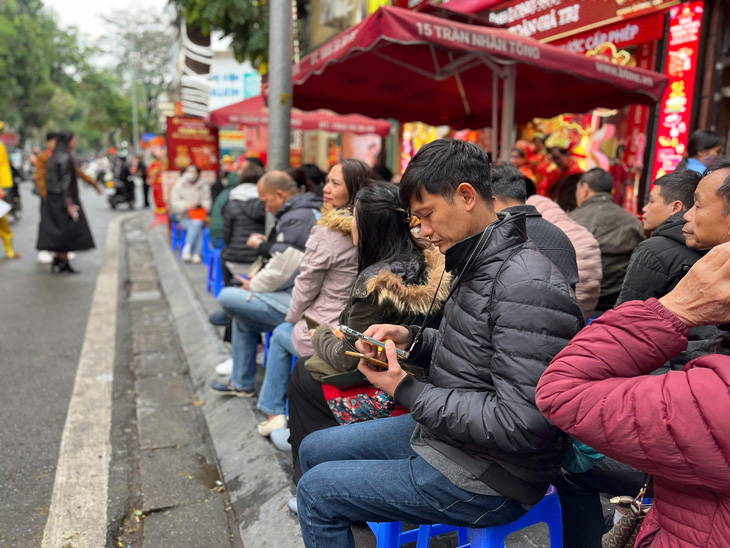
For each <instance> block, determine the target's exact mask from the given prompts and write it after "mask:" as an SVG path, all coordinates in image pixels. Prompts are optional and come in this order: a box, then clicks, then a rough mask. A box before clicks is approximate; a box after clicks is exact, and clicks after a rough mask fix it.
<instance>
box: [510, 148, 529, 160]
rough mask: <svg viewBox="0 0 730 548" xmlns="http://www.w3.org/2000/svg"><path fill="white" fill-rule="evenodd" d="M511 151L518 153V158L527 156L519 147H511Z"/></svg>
mask: <svg viewBox="0 0 730 548" xmlns="http://www.w3.org/2000/svg"><path fill="white" fill-rule="evenodd" d="M511 152H516V153H517V154H519V156H520V158H527V154H525V151H524V150H522V149H521V148H517V147H512V151H511Z"/></svg>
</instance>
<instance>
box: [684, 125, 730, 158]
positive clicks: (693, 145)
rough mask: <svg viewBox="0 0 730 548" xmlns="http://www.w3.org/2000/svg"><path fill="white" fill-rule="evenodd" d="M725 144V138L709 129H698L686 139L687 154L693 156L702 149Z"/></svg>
mask: <svg viewBox="0 0 730 548" xmlns="http://www.w3.org/2000/svg"><path fill="white" fill-rule="evenodd" d="M724 144H725V138H724V137H723V136H722V135H720V134H719V133H717V132H716V131H712V130H711V129H698V130H697V131H695V132H693V133H692V135H690V136H689V140H688V141H687V156H689V157H690V158H694V157H695V156H697V154H699V153H700V152H702V151H703V150H709V149H711V148H715V147H719V146H722V145H724Z"/></svg>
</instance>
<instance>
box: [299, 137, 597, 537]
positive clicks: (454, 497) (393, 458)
mask: <svg viewBox="0 0 730 548" xmlns="http://www.w3.org/2000/svg"><path fill="white" fill-rule="evenodd" d="M489 164H490V160H489V158H488V156H487V154H486V153H485V152H484V150H482V149H481V148H479V147H478V146H476V145H474V144H471V143H467V142H464V141H460V140H457V139H454V140H450V139H440V140H437V141H433V142H431V143H429V144H427V145H425V146H424V147H423V148H421V150H419V151H418V153H417V154H416V155H415V156H414V158H413V160H411V163H410V164H409V166H408V168H407V169H406V170H405V172H404V174H403V178H402V180H401V183H400V201H401V204H402V206H401V207H404V208H409V210H410V212H411V213H413V214H414V215H416V216H417V217H418V218H419V219H420V220H421V225H420V226H421V234H422V235H423V236H424V237H427V238H429V239H430V240H431V244H432V245H435V246H436V247H437V248H438V249H439V251H440V252H441V253H442V254H443V255H444V258H445V261H446V269H447V270H448V271H449V272H452V273H454V275H455V276H456V278H455V279H454V281H453V282H452V283H451V284H449V286H450V289H449V290H448V291H449V295H448V300H447V302H446V304H445V305H444V310H443V319H442V321H441V323H440V325H439V327H438V328H435V327H431V326H425V327H424V325H423V324H422V323H415V322H411V324H410V325H404V324H406V323H407V322H404V321H402V320H400V319H399V320H397V321H392V320H391V319H390V318H388V319H387V320H386V319H384V321H383V322H382V323H377V324H376V325H371V326H370V327H368V328H366V329H365V330H364V331H363V332H364V334H365V335H367V336H369V337H373V338H374V339H377V340H379V341H385V340H386V339H389V340H387V341H386V348H385V353H378V348H377V347H374V346H371V345H370V344H368V343H365V342H364V341H357V343H356V345H357V348H358V349H359V350H360V351H361V352H362V353H363V354H368V355H372V356H375V355H376V354H377V357H378V359H380V360H381V361H387V362H388V369H387V370H386V371H381V370H379V369H375V368H372V367H370V366H369V365H367V364H366V363H365V362H362V363H360V364H359V366H358V367H359V369H360V371H361V372H362V373H363V374H364V375H365V376H366V377H367V378H368V380H369V381H370V382H371V383H372V384H373V385H374V386H375V387H377V388H378V389H380V390H381V391H382V392H383V393H384V394H387V395H389V396H391V397H392V398H393V401H394V402H395V403H396V404H398V405H400V406H402V407H403V408H404V409H406V410H408V411H410V414H404V415H400V416H396V417H389V418H383V419H382V420H377V421H369V422H362V423H358V424H348V425H346V426H344V427H342V428H330V429H327V430H322V431H319V432H314V433H313V434H311V435H310V436H308V437H307V439H305V440H304V441H303V442H302V445H301V447H300V453H299V462H300V465H301V469H302V472H303V476H302V478H301V480H300V481H299V484H298V486H297V510H298V514H299V523H300V525H301V530H302V538H303V540H304V545H305V546H307V547H313V546H337V547H354V540H353V537H352V532H351V531H350V525H351V523H352V521H354V520H357V521H378V522H380V521H396V520H397V521H405V522H408V523H418V524H422V523H449V524H452V525H459V526H465V527H491V526H495V525H501V524H504V523H509V522H512V521H514V520H516V519H518V518H520V517H521V516H523V515H524V514H525V513H526V512H527V511H528V509H529V508H530V507H532V506H534V505H535V504H537V503H538V502H539V501H540V500H541V499H542V498H543V496H544V495H545V492H546V491H547V489H548V487H549V486H550V482H551V481H552V480H553V479H554V478H555V477H556V476H557V474H558V471H559V470H560V464H561V459H562V456H563V451H564V449H565V446H566V436H565V435H564V434H563V433H562V432H560V431H559V430H558V429H557V428H556V427H555V426H553V425H552V424H550V422H549V421H548V420H547V419H545V417H543V416H542V414H541V413H540V411H539V410H538V408H537V405H536V403H535V387H536V385H537V383H538V380H539V379H540V375H541V374H542V373H543V372H544V371H545V368H546V367H547V366H548V364H549V363H550V361H551V360H552V359H553V358H554V357H555V355H556V354H557V353H558V352H559V351H560V350H562V349H563V348H564V347H565V345H567V344H568V342H569V341H570V339H571V338H572V337H573V336H574V335H575V334H576V333H577V332H578V331H579V330H580V329H581V327H583V324H584V320H583V312H582V311H581V309H580V306H579V305H578V302H577V300H576V298H575V295H574V293H573V291H571V289H570V286H569V284H568V283H567V282H566V281H565V279H564V277H563V275H562V274H561V273H560V270H559V269H558V268H557V267H556V266H555V265H554V264H553V263H551V262H550V261H549V260H548V259H547V258H546V257H545V256H544V255H542V254H541V253H540V252H539V251H538V250H537V248H536V247H535V245H534V244H533V243H532V242H530V241H529V240H528V238H527V229H526V224H525V215H524V213H515V214H512V213H500V214H499V215H498V214H497V213H495V211H494V204H493V202H492V192H491V176H492V174H491V170H490V166H489ZM379 237H380V235H379ZM373 323H375V322H373ZM352 327H354V326H352ZM396 345H397V346H398V348H401V349H403V350H409V351H410V356H409V360H410V361H411V362H412V363H413V364H415V365H421V366H422V367H427V368H428V371H429V376H428V379H427V380H421V379H418V378H415V377H413V376H411V375H409V374H408V373H407V372H406V370H404V369H403V367H402V365H401V363H400V362H399V361H398V359H397V354H396V352H395V346H396ZM315 348H316V344H315Z"/></svg>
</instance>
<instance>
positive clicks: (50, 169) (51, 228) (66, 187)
mask: <svg viewBox="0 0 730 548" xmlns="http://www.w3.org/2000/svg"><path fill="white" fill-rule="evenodd" d="M74 150H76V135H74V134H73V133H72V132H71V131H68V130H64V131H61V132H59V133H58V134H57V137H56V146H55V148H54V149H53V154H52V155H51V157H50V158H49V159H48V163H47V164H46V193H47V194H46V199H45V200H43V203H42V205H41V223H40V227H39V229H38V242H37V244H36V248H37V249H38V250H45V251H52V252H53V254H54V256H53V263H52V264H51V272H59V273H60V272H69V273H72V274H74V273H76V270H75V269H74V268H73V267H72V266H71V264H70V263H69V262H68V253H69V252H70V251H83V250H86V249H93V248H94V238H93V236H92V235H91V230H90V229H89V224H88V223H87V222H86V215H85V214H84V209H83V208H82V207H81V200H80V199H79V185H78V180H77V171H76V162H75V160H74V157H73V153H74Z"/></svg>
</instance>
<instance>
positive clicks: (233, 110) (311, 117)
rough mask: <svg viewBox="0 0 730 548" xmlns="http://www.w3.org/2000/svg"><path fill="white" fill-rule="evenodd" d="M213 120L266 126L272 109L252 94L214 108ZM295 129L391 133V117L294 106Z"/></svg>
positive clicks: (213, 122)
mask: <svg viewBox="0 0 730 548" xmlns="http://www.w3.org/2000/svg"><path fill="white" fill-rule="evenodd" d="M208 117H209V119H210V123H211V124H212V125H214V126H218V127H220V126H227V125H235V124H238V125H242V126H265V125H268V124H269V109H268V108H266V103H264V98H263V97H262V96H261V95H259V96H256V97H251V98H250V99H246V100H245V101H241V102H240V103H236V104H234V105H229V106H227V107H223V108H219V109H218V110H214V111H212V112H211V113H210V114H209V115H208ZM291 126H292V129H300V130H302V131H310V130H322V131H334V132H337V133H358V134H369V133H376V134H377V135H388V133H390V122H388V121H387V120H373V119H372V118H366V117H365V116H360V115H358V114H349V115H340V114H333V113H331V112H327V111H324V110H317V111H314V112H303V111H301V110H297V109H292V114H291Z"/></svg>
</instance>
